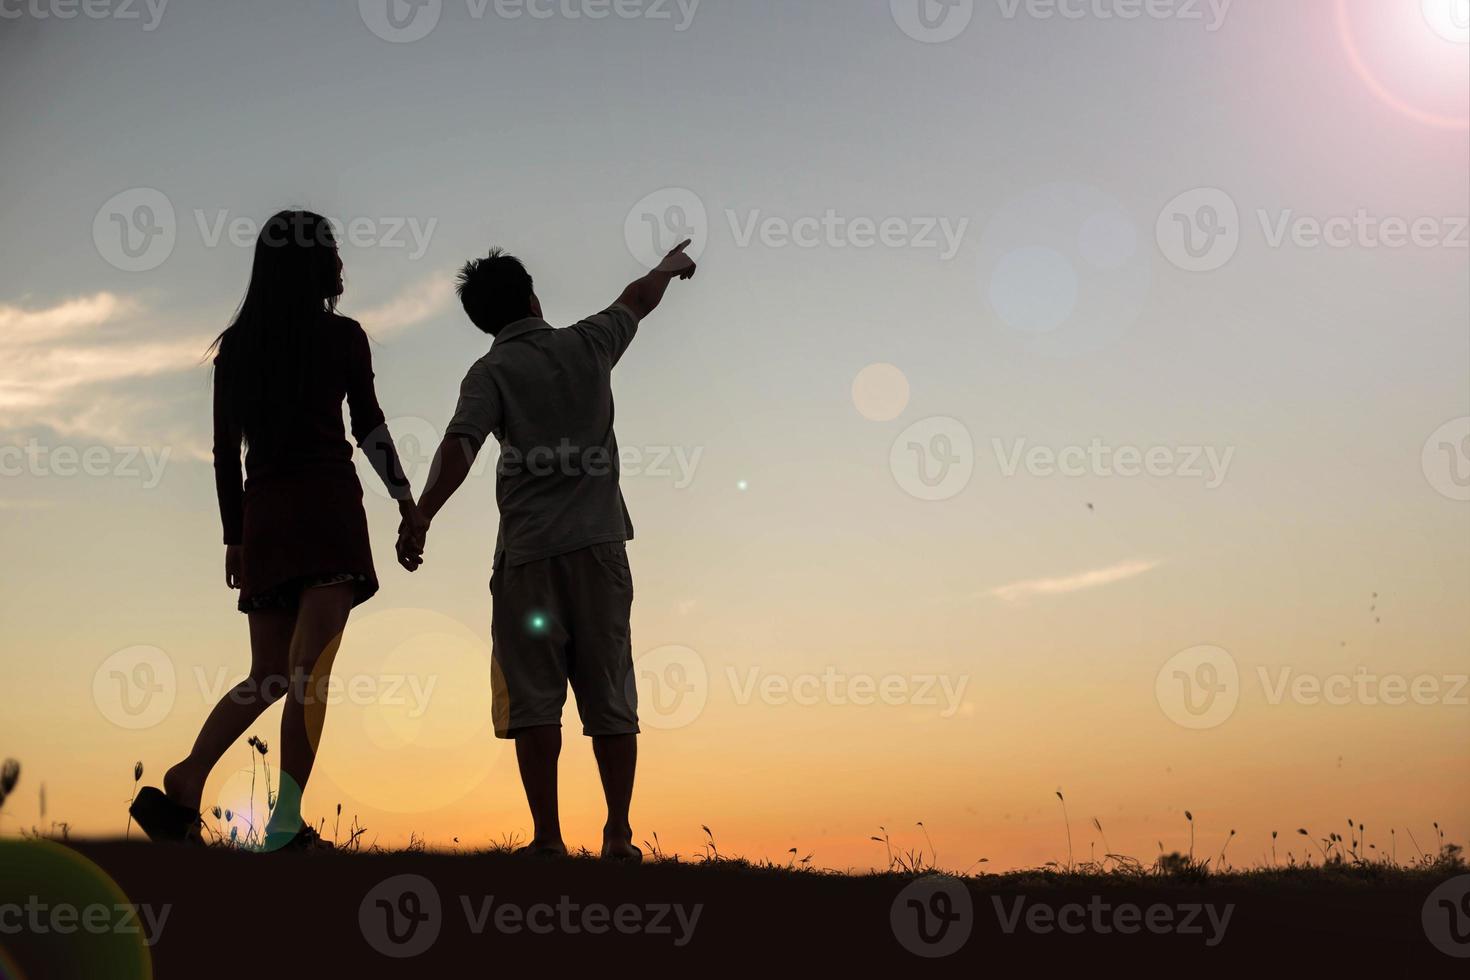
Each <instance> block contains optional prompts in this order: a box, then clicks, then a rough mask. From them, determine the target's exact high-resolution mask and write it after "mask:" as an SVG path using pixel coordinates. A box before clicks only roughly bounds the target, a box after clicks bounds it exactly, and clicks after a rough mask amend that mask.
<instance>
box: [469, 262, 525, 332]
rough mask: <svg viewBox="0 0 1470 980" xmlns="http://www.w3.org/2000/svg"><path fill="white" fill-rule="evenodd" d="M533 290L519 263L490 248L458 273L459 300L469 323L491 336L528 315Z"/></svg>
mask: <svg viewBox="0 0 1470 980" xmlns="http://www.w3.org/2000/svg"><path fill="white" fill-rule="evenodd" d="M533 289H534V284H533V283H532V281H531V274H530V273H529V272H527V271H526V267H525V266H524V265H522V264H521V260H520V259H518V258H516V257H515V256H514V255H506V254H505V250H504V249H499V248H492V249H491V250H490V254H489V255H488V256H486V257H485V258H483V259H473V260H471V261H469V262H466V263H465V266H464V268H463V269H461V270H459V281H458V286H457V291H458V293H459V301H460V302H461V303H463V304H464V311H465V313H467V314H469V318H470V322H472V323H473V324H474V325H475V326H477V327H479V328H480V329H481V330H483V331H485V333H488V334H490V335H491V336H492V337H493V336H496V335H498V334H499V333H500V331H501V330H502V329H504V328H505V327H506V326H508V325H510V324H512V323H515V322H516V321H517V320H524V319H525V318H526V317H528V316H530V315H531V296H532V293H533Z"/></svg>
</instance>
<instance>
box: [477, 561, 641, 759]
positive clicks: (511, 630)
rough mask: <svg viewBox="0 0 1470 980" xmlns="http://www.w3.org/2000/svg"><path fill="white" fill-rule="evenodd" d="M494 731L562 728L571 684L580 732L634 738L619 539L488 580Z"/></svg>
mask: <svg viewBox="0 0 1470 980" xmlns="http://www.w3.org/2000/svg"><path fill="white" fill-rule="evenodd" d="M490 592H491V594H492V596H493V597H494V599H493V601H494V613H493V616H492V620H491V627H490V632H491V637H492V640H493V645H494V651H493V655H492V656H493V661H494V664H493V671H494V677H493V684H494V705H493V715H494V720H495V734H496V736H497V737H499V738H514V737H515V735H516V733H517V732H518V731H520V730H521V729H523V728H537V727H541V726H551V725H554V726H558V727H559V726H560V725H561V714H562V708H564V707H565V706H566V701H567V684H568V682H570V683H571V686H572V691H573V692H574V693H575V694H576V696H577V713H578V714H579V715H581V716H582V733H583V734H584V735H594V736H595V735H636V734H637V733H638V694H637V690H636V688H635V685H634V675H633V639H632V629H631V627H630V625H629V617H630V615H631V613H632V610H633V572H632V570H631V569H630V568H629V567H628V551H627V547H626V546H625V545H624V544H623V542H621V541H615V542H611V543H608V544H595V545H592V546H591V547H589V548H583V549H581V550H580V551H573V552H569V553H567V554H564V555H556V556H555V557H552V558H543V559H540V560H538V561H533V562H527V563H526V564H524V565H510V564H508V563H507V562H505V560H504V556H503V555H501V556H497V561H496V563H495V572H494V574H493V575H492V576H491V578H490Z"/></svg>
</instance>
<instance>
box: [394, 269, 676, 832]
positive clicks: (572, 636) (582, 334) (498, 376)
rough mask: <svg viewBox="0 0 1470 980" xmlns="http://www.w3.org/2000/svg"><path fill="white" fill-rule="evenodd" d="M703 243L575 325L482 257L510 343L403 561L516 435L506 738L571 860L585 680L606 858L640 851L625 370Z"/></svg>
mask: <svg viewBox="0 0 1470 980" xmlns="http://www.w3.org/2000/svg"><path fill="white" fill-rule="evenodd" d="M689 244H690V243H689V242H688V241H685V242H683V243H681V244H680V245H679V246H678V247H677V248H675V249H674V250H673V251H672V252H670V253H669V254H668V255H667V256H665V258H664V260H663V262H662V263H660V264H659V266H658V268H656V269H654V270H653V271H652V272H650V273H648V274H647V275H646V276H644V277H642V278H641V279H638V280H636V281H635V282H633V283H631V284H629V286H628V288H626V289H624V290H623V293H622V295H621V296H619V297H618V299H617V302H615V303H614V304H613V305H612V306H610V307H608V308H607V309H606V310H604V311H603V312H601V313H598V314H596V315H595V316H591V317H588V318H587V319H585V320H583V321H582V322H581V323H578V324H576V325H575V326H572V327H568V328H566V329H563V330H557V329H553V328H552V327H551V326H550V325H549V324H548V323H547V322H546V321H545V320H543V319H542V315H541V302H540V300H539V299H538V298H537V297H536V292H535V289H534V284H533V282H532V279H531V276H530V274H529V273H527V272H526V269H525V267H524V266H523V265H522V264H521V263H520V261H519V260H517V259H516V258H514V257H512V256H509V255H506V254H505V253H504V252H502V251H501V250H499V249H494V250H492V251H491V252H490V255H489V256H488V257H487V258H483V259H477V260H475V261H473V262H470V263H469V264H467V265H466V266H465V267H464V269H463V270H462V271H461V272H460V276H459V296H460V300H461V301H462V302H463V304H464V309H465V312H466V313H467V314H468V315H469V318H470V320H471V321H472V322H473V323H474V324H475V326H477V327H479V328H480V329H481V330H483V331H484V332H485V333H488V334H490V335H492V336H493V337H494V338H495V341H494V343H493V344H492V345H491V347H490V353H488V354H486V355H485V356H484V357H482V358H481V359H480V360H478V361H476V362H475V364H474V365H473V366H472V367H471V368H470V371H469V374H468V375H466V377H465V379H464V384H463V385H462V386H461V389H460V397H459V406H458V408H457V409H456V411H455V413H454V421H453V422H451V423H450V425H449V429H448V432H447V434H446V435H445V437H444V441H443V442H442V443H441V444H440V446H439V449H438V451H437V452H436V453H435V456H434V461H433V464H432V465H431V468H430V473H429V481H428V487H427V488H426V489H425V491H424V495H423V498H422V500H421V501H420V509H421V512H422V515H423V517H424V518H425V519H427V524H422V525H420V527H421V528H422V530H420V529H419V528H415V527H413V526H410V525H408V524H407V523H406V524H405V525H404V526H403V527H402V528H400V531H399V539H398V558H399V562H400V563H401V564H402V565H403V566H404V567H405V568H407V569H408V570H409V571H415V570H416V569H417V568H418V567H419V566H420V564H421V563H422V560H423V552H424V547H425V543H426V540H427V537H428V535H429V534H430V533H431V531H432V527H433V521H434V520H435V518H436V517H437V516H438V514H439V511H440V510H441V509H442V508H443V507H444V505H445V503H447V502H448V501H449V498H450V497H451V496H453V494H454V492H455V491H456V490H458V489H459V487H460V486H461V485H462V484H463V483H464V480H465V477H466V476H467V475H468V474H469V471H470V467H471V466H472V464H473V463H474V460H475V457H476V455H477V454H478V453H479V451H480V447H481V446H483V445H484V443H485V441H486V440H487V439H488V438H490V437H491V436H494V437H495V439H496V440H497V441H498V442H499V444H500V460H499V462H498V464H497V466H496V500H497V502H498V504H499V508H500V530H499V534H498V536H497V541H496V545H495V559H494V570H493V572H492V574H491V578H490V591H491V594H492V596H493V599H492V603H493V610H494V611H493V614H492V617H491V637H492V641H493V647H494V651H493V655H492V659H493V685H494V705H493V716H494V720H495V734H496V736H497V737H499V738H507V739H514V740H515V743H516V759H517V761H518V762H519V765H520V772H521V783H522V784H523V785H524V787H525V790H526V800H527V802H528V803H529V804H530V807H531V817H532V819H533V821H534V823H535V837H534V839H533V840H532V841H531V843H530V844H529V845H528V846H527V847H526V848H524V849H523V850H524V851H526V852H528V853H531V854H538V855H562V854H565V853H566V844H565V843H564V842H563V841H562V835H561V821H560V816H559V814H558V808H557V779H556V775H557V758H558V756H559V755H560V753H561V716H562V709H563V707H564V706H565V704H566V696H567V684H568V683H569V682H570V684H571V687H572V690H573V692H574V693H575V694H576V698H577V712H578V714H580V715H581V718H582V730H583V734H585V735H588V736H590V737H591V738H592V750H593V753H594V755H595V756H596V757H597V768H598V772H599V773H600V774H601V777H602V788H603V793H604V794H605V796H606V797H607V823H606V825H605V826H604V827H603V841H602V856H603V857H605V858H609V859H614V860H627V861H639V860H642V857H643V853H642V852H641V851H640V850H639V849H638V848H637V847H635V846H634V844H633V828H632V825H631V823H630V821H629V818H628V808H629V805H630V803H631V802H632V799H633V777H634V771H635V769H636V766H637V759H638V711H637V694H636V691H635V689H634V684H633V651H632V636H631V631H630V627H629V616H630V613H631V611H632V606H633V576H632V572H631V570H630V569H629V566H628V556H627V549H626V545H625V542H627V541H630V540H632V538H633V524H632V521H631V520H630V518H629V516H628V510H627V507H626V506H625V505H624V503H623V494H622V491H621V489H620V488H619V486H618V474H619V461H618V443H617V437H616V436H615V435H614V434H613V398H612V370H613V368H614V367H615V366H616V365H617V363H618V360H619V359H620V358H621V357H622V356H623V352H624V351H626V350H627V349H628V345H629V344H631V343H632V341H633V336H634V334H636V333H637V331H638V324H639V322H640V321H642V320H643V319H644V318H645V317H647V316H648V315H649V314H650V313H652V312H653V311H654V310H655V309H656V308H657V307H658V305H659V303H660V302H661V301H662V300H663V297H664V292H665V290H667V289H668V286H669V283H670V282H672V281H673V280H674V279H690V278H692V277H693V276H694V273H695V271H696V266H695V263H694V261H693V260H692V259H691V258H689V256H688V255H686V254H685V249H686V248H688V246H689Z"/></svg>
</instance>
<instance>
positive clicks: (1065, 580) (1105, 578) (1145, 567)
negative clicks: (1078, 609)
mask: <svg viewBox="0 0 1470 980" xmlns="http://www.w3.org/2000/svg"><path fill="white" fill-rule="evenodd" d="M1160 564H1162V563H1161V562H1157V561H1152V560H1149V559H1139V560H1136V561H1125V562H1120V563H1118V564H1116V565H1109V566H1108V567H1107V568H1098V569H1094V570H1092V571H1090V572H1081V573H1079V574H1077V575H1066V576H1062V577H1059V578H1035V579H1027V580H1026V581H1024V582H1012V583H1011V584H1010V585H1002V586H1001V587H1000V588H998V589H991V590H990V592H989V593H987V595H990V596H993V597H995V598H997V599H1000V600H1001V601H1002V602H1023V601H1025V600H1026V599H1031V598H1035V597H1037V596H1048V595H1064V594H1066V593H1068V592H1082V591H1084V590H1086V589H1096V588H1100V587H1101V586H1104V585H1112V584H1113V583H1114V582H1122V581H1125V580H1126V579H1130V578H1137V577H1138V576H1139V575H1142V574H1144V573H1145V572H1149V571H1152V570H1153V569H1155V568H1158V567H1159V565H1160Z"/></svg>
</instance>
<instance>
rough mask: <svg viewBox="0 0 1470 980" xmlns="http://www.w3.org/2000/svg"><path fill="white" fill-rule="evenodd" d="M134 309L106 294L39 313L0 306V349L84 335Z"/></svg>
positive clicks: (119, 299)
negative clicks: (1, 346) (0, 346)
mask: <svg viewBox="0 0 1470 980" xmlns="http://www.w3.org/2000/svg"><path fill="white" fill-rule="evenodd" d="M135 306H136V304H135V303H134V302H133V301H132V300H129V299H125V298H123V297H120V296H118V295H116V294H114V293H106V292H103V293H97V294H95V295H93V296H80V297H77V298H76V299H69V300H66V301H64V302H61V303H58V304H57V305H55V306H51V307H46V308H44V309H39V310H27V309H22V308H21V307H19V306H13V305H11V304H9V303H0V345H4V346H6V347H15V346H20V345H22V344H34V343H40V342H43V341H51V340H56V339H58V338H62V337H67V336H72V335H75V334H78V333H85V332H86V331H88V330H92V329H95V328H97V327H100V326H101V325H102V324H104V323H106V322H108V321H109V320H112V319H114V318H116V317H117V316H119V315H121V314H122V313H124V312H127V311H129V310H131V309H133V308H135Z"/></svg>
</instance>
